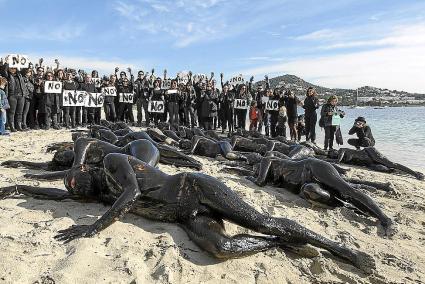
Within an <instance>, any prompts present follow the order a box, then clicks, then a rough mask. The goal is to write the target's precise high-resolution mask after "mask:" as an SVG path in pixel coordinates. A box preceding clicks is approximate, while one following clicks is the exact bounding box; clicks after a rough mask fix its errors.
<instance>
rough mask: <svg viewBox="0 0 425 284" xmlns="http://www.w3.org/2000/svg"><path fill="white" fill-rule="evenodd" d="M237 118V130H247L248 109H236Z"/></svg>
mask: <svg viewBox="0 0 425 284" xmlns="http://www.w3.org/2000/svg"><path fill="white" fill-rule="evenodd" d="M235 113H236V117H237V128H243V129H245V122H246V113H247V110H246V109H235Z"/></svg>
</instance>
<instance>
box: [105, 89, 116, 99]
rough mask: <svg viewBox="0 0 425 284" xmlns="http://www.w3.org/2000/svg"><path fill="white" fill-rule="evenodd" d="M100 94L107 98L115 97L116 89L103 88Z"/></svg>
mask: <svg viewBox="0 0 425 284" xmlns="http://www.w3.org/2000/svg"><path fill="white" fill-rule="evenodd" d="M102 94H103V95H104V96H107V97H116V96H117V89H116V88H115V87H103V88H102Z"/></svg>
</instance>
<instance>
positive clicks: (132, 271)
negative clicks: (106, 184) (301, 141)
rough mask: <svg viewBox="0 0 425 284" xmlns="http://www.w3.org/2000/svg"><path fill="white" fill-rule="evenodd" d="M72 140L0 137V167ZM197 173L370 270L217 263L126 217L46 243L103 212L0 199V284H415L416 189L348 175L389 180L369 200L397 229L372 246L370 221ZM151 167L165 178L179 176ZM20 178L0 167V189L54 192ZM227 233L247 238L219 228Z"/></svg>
mask: <svg viewBox="0 0 425 284" xmlns="http://www.w3.org/2000/svg"><path fill="white" fill-rule="evenodd" d="M62 141H71V135H70V133H69V131H65V130H61V131H53V130H50V131H36V132H35V131H31V132H26V133H17V134H13V135H12V136H11V137H9V138H7V137H1V138H0V161H4V160H7V159H21V160H22V159H23V160H29V161H48V160H50V159H51V157H52V154H46V153H45V147H46V145H48V144H49V143H53V142H62ZM197 159H199V160H201V161H202V163H203V164H204V172H205V173H206V174H209V175H212V176H216V177H218V178H219V179H221V180H222V181H223V182H225V183H226V184H227V185H228V186H230V187H231V188H232V189H234V190H235V191H236V192H237V193H238V194H239V196H240V197H241V198H243V199H244V200H245V201H246V202H248V203H249V204H251V205H252V206H254V207H255V208H256V209H257V210H259V211H260V212H263V213H265V214H270V215H272V216H282V217H283V216H284V217H288V218H291V219H293V220H297V221H298V222H299V223H301V224H302V225H304V226H306V227H308V228H310V229H312V230H314V231H316V232H318V233H321V234H323V235H324V236H326V237H328V238H331V239H334V240H338V241H340V242H342V243H344V244H346V245H347V246H350V247H353V248H358V249H360V250H363V251H365V252H368V253H370V254H371V255H373V257H374V258H375V260H376V264H377V270H376V273H374V274H373V275H369V276H367V275H365V274H363V273H362V272H361V271H359V270H358V269H356V268H354V267H353V266H352V265H350V264H349V263H346V262H343V261H341V260H339V259H336V258H335V257H332V256H329V254H328V253H326V252H323V251H321V255H320V256H319V257H316V258H313V259H308V258H301V257H299V256H297V255H294V254H292V253H289V252H285V251H284V250H282V249H272V250H269V251H267V252H262V253H257V254H255V255H253V256H249V257H245V258H242V259H233V260H228V261H223V262H220V261H217V260H216V259H214V258H212V257H211V256H210V255H208V254H207V253H206V252H204V251H202V250H201V249H200V248H199V247H197V246H196V245H195V244H194V243H193V242H192V241H191V240H190V239H189V238H188V236H187V235H186V233H185V232H184V231H183V229H182V228H180V227H179V226H178V225H176V224H168V223H160V222H154V221H149V220H146V219H143V218H141V217H138V216H135V215H132V214H128V215H126V216H125V217H124V218H123V219H122V220H121V221H118V222H115V223H114V224H113V225H111V226H110V227H108V228H107V229H105V230H104V231H102V232H100V233H99V234H98V235H96V236H94V237H92V238H87V239H78V240H75V241H72V242H71V243H69V244H66V245H64V244H61V243H59V242H57V241H55V240H54V239H53V237H54V236H55V234H57V232H58V230H61V229H65V228H67V227H69V226H70V225H72V224H75V223H77V224H90V223H93V222H94V221H95V220H96V218H98V217H99V216H101V215H102V214H103V213H104V212H105V211H106V210H107V207H105V206H103V205H101V204H94V203H78V202H74V201H62V202H55V201H49V200H36V199H33V198H30V197H25V196H19V197H13V198H7V199H5V200H0V282H5V283H34V282H35V281H38V283H54V282H55V283H218V282H220V283H294V284H295V283H424V282H425V249H424V246H425V203H424V199H425V182H421V181H418V180H415V179H413V178H411V177H407V176H395V175H388V174H381V173H375V172H370V171H366V170H364V169H353V170H352V171H351V173H350V174H351V175H353V176H356V177H359V178H365V179H366V180H377V181H390V182H391V183H393V185H394V188H395V189H396V190H395V192H392V193H385V192H377V193H373V194H370V195H371V196H372V197H373V198H374V199H375V200H376V201H377V202H379V204H380V205H381V206H382V208H383V209H384V211H385V212H387V213H388V214H389V215H390V216H392V217H393V218H394V220H395V222H396V223H397V226H398V230H399V232H398V233H397V234H396V236H395V237H394V238H393V239H392V240H389V239H386V238H383V237H381V236H380V235H381V229H380V227H379V226H377V224H378V222H377V220H376V219H374V218H366V217H363V216H360V215H357V214H355V213H354V212H352V211H350V210H347V209H343V208H338V209H335V210H325V209H316V208H311V206H309V204H308V203H306V202H305V201H304V200H302V199H300V198H299V197H298V196H296V195H294V194H291V193H289V192H288V191H286V190H283V189H277V188H273V187H270V186H267V187H264V188H259V187H257V186H255V185H253V184H252V183H251V182H249V181H246V180H244V179H243V178H240V177H237V176H234V175H231V174H225V173H220V172H218V170H219V168H220V162H219V161H217V160H213V159H203V158H197ZM160 168H161V169H162V170H163V171H165V172H167V173H177V172H180V171H186V170H187V169H182V168H181V169H177V168H175V167H172V166H163V165H161V166H160ZM25 172H28V171H27V170H23V169H7V168H3V167H0V186H8V185H13V184H15V183H19V184H29V185H39V186H49V187H58V188H62V189H64V186H63V184H62V181H56V182H38V181H34V180H29V179H25V178H23V174H24V173H25ZM226 229H227V231H228V232H229V234H235V233H245V232H248V230H246V229H244V228H240V227H237V226H235V225H233V224H226Z"/></svg>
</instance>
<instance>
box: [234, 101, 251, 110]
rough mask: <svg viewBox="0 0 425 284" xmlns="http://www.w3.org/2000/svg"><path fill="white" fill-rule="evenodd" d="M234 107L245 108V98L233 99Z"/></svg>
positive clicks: (246, 105)
mask: <svg viewBox="0 0 425 284" xmlns="http://www.w3.org/2000/svg"><path fill="white" fill-rule="evenodd" d="M233 106H234V108H236V109H247V108H248V102H247V101H246V100H245V99H235V102H234V105H233Z"/></svg>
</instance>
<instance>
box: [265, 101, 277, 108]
mask: <svg viewBox="0 0 425 284" xmlns="http://www.w3.org/2000/svg"><path fill="white" fill-rule="evenodd" d="M266 110H279V101H278V100H268V101H267V102H266Z"/></svg>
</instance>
